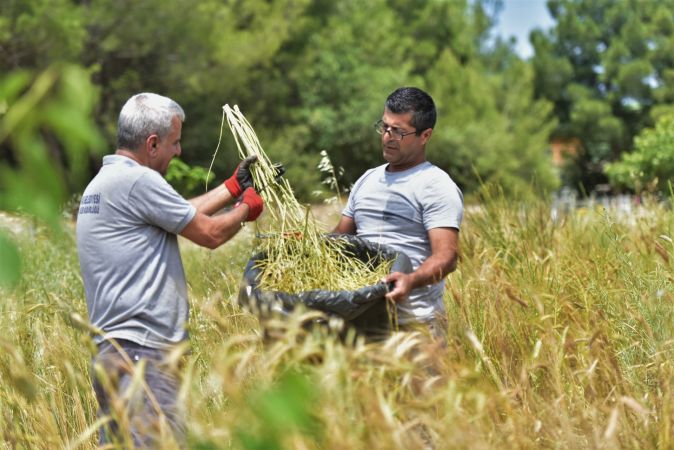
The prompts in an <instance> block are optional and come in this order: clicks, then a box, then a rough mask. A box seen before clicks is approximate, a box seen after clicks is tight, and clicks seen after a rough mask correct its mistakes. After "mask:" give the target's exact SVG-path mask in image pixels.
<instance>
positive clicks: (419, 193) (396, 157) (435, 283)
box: [334, 87, 463, 340]
mask: <svg viewBox="0 0 674 450" xmlns="http://www.w3.org/2000/svg"><path fill="white" fill-rule="evenodd" d="M435 120H436V111H435V104H434V102H433V99H432V98H431V97H430V96H429V95H428V94H427V93H426V92H424V91H422V90H420V89H418V88H414V87H405V88H399V89H397V90H395V91H394V92H393V93H392V94H391V95H389V97H388V98H387V99H386V103H385V106H384V114H383V116H382V118H381V120H379V121H378V122H377V123H375V130H376V131H377V132H378V133H379V134H381V143H382V148H383V156H384V160H385V161H386V164H383V165H381V166H379V167H376V168H374V169H370V170H368V171H367V172H365V174H363V175H362V176H361V177H360V178H359V179H358V181H356V183H355V185H354V187H353V189H352V190H351V194H350V195H349V200H348V202H347V204H346V207H345V208H344V210H343V211H342V217H341V219H340V221H339V223H338V224H337V227H336V228H335V229H334V232H335V233H341V234H355V235H357V236H359V237H361V238H363V239H366V240H369V241H373V242H377V243H380V244H385V245H388V246H390V247H392V248H394V249H395V250H397V251H400V252H403V253H405V254H406V255H407V256H408V257H409V258H410V260H411V261H412V266H413V272H411V273H409V274H405V273H400V272H394V273H391V274H389V275H388V276H386V278H385V279H384V281H385V282H386V283H392V284H393V285H394V287H393V289H392V290H391V291H390V292H389V293H388V294H387V298H388V299H390V300H394V301H395V302H396V303H397V315H398V325H399V326H400V327H401V328H402V329H415V328H418V327H419V326H420V325H421V326H422V328H424V327H425V328H427V329H428V331H429V332H430V333H431V334H432V335H433V336H435V337H438V338H441V339H442V340H444V339H446V314H445V308H444V303H443V298H442V296H443V291H444V278H445V277H446V276H447V274H449V273H450V272H452V271H454V269H456V264H457V256H458V247H459V227H460V225H461V219H462V216H463V195H462V194H461V190H460V189H459V188H458V187H457V186H456V184H455V183H454V182H453V181H452V179H451V178H450V177H449V175H448V174H447V173H446V172H444V171H443V170H442V169H440V168H438V167H436V166H434V165H433V164H431V163H430V162H428V161H426V152H425V147H426V143H427V142H428V140H429V139H430V138H431V135H432V134H433V127H434V126H435Z"/></svg>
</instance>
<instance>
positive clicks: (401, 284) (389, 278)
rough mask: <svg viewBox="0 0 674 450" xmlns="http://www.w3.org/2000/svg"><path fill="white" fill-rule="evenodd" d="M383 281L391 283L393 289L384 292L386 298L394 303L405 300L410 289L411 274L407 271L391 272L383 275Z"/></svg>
mask: <svg viewBox="0 0 674 450" xmlns="http://www.w3.org/2000/svg"><path fill="white" fill-rule="evenodd" d="M382 281H384V283H386V284H388V283H393V290H391V291H390V292H389V293H388V294H386V298H387V299H389V300H393V301H394V302H396V303H400V302H403V301H405V300H407V297H408V296H409V295H410V291H411V290H412V276H411V275H410V274H408V273H402V272H393V273H390V274H388V275H386V276H385V277H384V279H383V280H382Z"/></svg>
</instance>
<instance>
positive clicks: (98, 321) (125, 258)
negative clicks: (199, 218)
mask: <svg viewBox="0 0 674 450" xmlns="http://www.w3.org/2000/svg"><path fill="white" fill-rule="evenodd" d="M195 214H196V209H195V208H194V207H193V206H192V205H191V204H190V203H188V202H187V201H186V200H185V199H184V198H182V197H181V196H180V195H179V194H178V193H177V192H176V191H175V190H174V189H173V188H172V187H171V185H170V184H168V182H166V180H164V178H163V177H162V176H161V175H160V174H159V173H158V172H156V171H155V170H152V169H150V168H148V167H145V166H142V165H140V164H138V163H137V162H135V161H134V160H132V159H130V158H127V157H125V156H120V155H108V156H105V157H104V158H103V167H102V168H101V170H100V171H99V172H98V174H97V175H96V176H95V177H94V179H93V180H91V182H90V183H89V186H87V188H86V190H85V191H84V194H83V196H82V200H81V202H80V209H79V213H78V215H77V250H78V253H79V259H80V269H81V271H82V279H83V281H84V290H85V293H86V297H87V309H88V311H89V320H90V322H91V324H92V325H93V326H95V327H97V328H99V329H101V330H103V331H104V333H105V337H101V336H97V337H95V341H96V342H101V341H102V340H103V339H104V338H105V339H108V338H120V339H128V340H130V341H133V342H136V343H138V344H140V345H144V346H147V347H153V348H165V347H168V346H170V345H171V344H175V343H177V342H180V341H182V340H184V339H186V338H187V332H186V330H185V323H186V322H187V319H188V315H189V306H188V302H187V285H186V282H185V272H184V270H183V264H182V260H181V258H180V251H179V248H178V238H177V236H176V235H177V234H178V233H180V232H181V231H182V230H183V228H185V226H186V225H187V224H189V223H190V221H191V220H192V219H193V218H194V215H195Z"/></svg>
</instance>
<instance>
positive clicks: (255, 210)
mask: <svg viewBox="0 0 674 450" xmlns="http://www.w3.org/2000/svg"><path fill="white" fill-rule="evenodd" d="M241 203H245V204H246V205H248V217H247V218H246V221H247V222H252V221H253V220H255V219H257V218H258V217H259V216H260V214H262V210H263V209H264V202H263V201H262V197H260V196H259V195H257V192H255V189H253V188H252V187H249V188H247V189H246V190H245V191H243V198H242V199H241V201H240V202H239V204H241Z"/></svg>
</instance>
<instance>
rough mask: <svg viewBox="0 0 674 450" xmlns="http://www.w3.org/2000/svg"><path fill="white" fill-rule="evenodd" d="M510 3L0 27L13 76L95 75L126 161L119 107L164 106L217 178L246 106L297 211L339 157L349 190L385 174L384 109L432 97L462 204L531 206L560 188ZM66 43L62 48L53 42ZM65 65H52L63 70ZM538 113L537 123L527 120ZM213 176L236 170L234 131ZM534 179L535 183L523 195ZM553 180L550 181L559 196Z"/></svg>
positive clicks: (256, 2) (438, 158) (14, 12)
mask: <svg viewBox="0 0 674 450" xmlns="http://www.w3.org/2000/svg"><path fill="white" fill-rule="evenodd" d="M501 5H502V2H501V0H475V1H472V0H436V1H433V2H428V1H424V0H407V1H402V0H372V1H370V2H360V1H357V0H345V1H340V2H332V1H327V0H273V1H269V0H245V1H244V0H229V1H225V2H223V1H221V0H203V1H200V2H197V3H190V2H184V1H182V0H162V1H159V0H146V1H143V2H137V1H132V0H97V1H96V2H72V1H67V0H25V1H22V2H19V1H12V0H7V1H6V2H4V3H3V6H2V8H3V11H2V16H1V18H0V52H2V55H3V56H4V57H5V58H3V60H2V61H3V62H2V64H4V66H3V68H5V69H8V70H9V69H11V68H14V67H40V65H42V64H46V63H47V62H49V61H51V60H52V59H54V58H55V59H59V60H67V61H70V60H72V61H78V62H80V63H81V64H82V65H83V66H85V67H87V68H90V70H91V74H92V79H93V81H94V83H95V84H96V85H98V86H100V88H101V95H100V99H101V100H100V102H99V103H98V109H97V110H96V111H95V113H94V117H95V119H96V121H97V123H98V124H99V126H100V128H101V129H102V130H103V132H104V135H105V138H106V140H107V141H108V145H109V149H110V150H113V149H114V139H115V129H116V120H117V115H118V112H119V108H120V107H121V105H122V104H123V102H124V101H125V100H126V99H127V98H128V97H129V96H131V95H133V94H135V93H137V92H141V91H153V92H158V93H161V94H164V95H168V96H170V97H173V98H175V99H176V100H177V101H178V102H180V103H181V105H183V107H184V109H185V111H186V113H187V121H186V124H185V126H184V129H183V147H184V149H185V151H184V153H183V155H182V157H183V158H184V162H186V163H187V164H189V165H201V166H208V165H209V164H210V161H211V157H212V151H213V150H214V149H215V147H216V144H217V142H218V135H219V131H220V123H221V122H220V121H221V114H222V110H221V107H222V106H223V105H224V104H225V103H229V104H232V105H234V104H237V105H239V107H240V109H241V111H242V112H243V113H244V114H245V115H246V117H247V118H248V120H249V121H250V123H251V124H252V125H253V127H254V129H255V130H256V132H257V134H258V136H259V138H260V141H261V143H262V145H263V147H264V148H265V150H266V151H267V153H268V154H269V155H270V157H272V159H275V160H279V161H282V162H284V163H285V164H286V166H287V168H288V172H287V174H286V177H287V178H288V179H289V180H290V181H291V183H292V185H293V186H294V187H295V189H296V191H297V192H296V193H297V194H298V196H299V197H301V198H303V199H305V200H307V199H310V198H311V197H310V193H311V192H312V191H313V190H314V189H315V188H316V186H318V185H319V184H320V179H321V174H320V171H318V170H317V168H316V166H317V165H318V163H319V161H320V151H322V150H326V151H327V152H328V154H329V155H330V158H331V159H332V160H333V162H334V164H335V166H337V167H344V168H345V173H344V178H343V179H340V180H338V181H339V183H340V184H341V185H342V186H345V187H346V186H348V185H349V183H350V182H353V181H355V179H356V178H357V177H358V176H360V174H362V172H363V171H364V170H365V169H367V168H369V167H372V166H374V165H377V164H380V163H382V162H383V160H382V158H381V149H380V148H379V147H380V144H379V136H378V135H377V134H376V133H375V132H374V131H373V129H372V124H373V123H374V122H375V121H376V120H377V119H378V118H379V117H380V115H381V113H382V107H383V102H384V99H385V98H386V96H387V95H388V94H389V93H390V92H391V91H393V90H394V89H395V88H397V87H400V86H410V85H414V86H419V87H421V88H422V89H426V90H428V91H429V92H430V93H431V94H432V95H433V97H434V98H435V100H436V102H437V104H438V108H439V117H440V120H439V122H438V126H437V130H436V137H435V138H434V139H433V140H432V141H431V144H430V146H429V157H430V159H431V160H432V161H433V162H435V163H436V164H438V165H440V166H441V167H442V168H443V169H445V170H447V171H448V172H450V173H452V175H454V176H455V177H456V178H457V180H458V181H459V182H460V184H461V186H462V187H463V188H464V190H467V191H470V190H471V189H473V188H474V187H475V186H476V185H477V184H478V181H477V180H478V178H477V177H476V176H475V172H477V174H479V176H480V177H481V178H482V179H483V180H486V181H488V182H494V183H503V184H505V185H506V188H505V191H506V192H520V191H523V190H526V188H525V186H526V185H528V184H529V183H530V181H531V180H532V179H534V178H536V177H538V179H540V180H546V181H545V182H544V183H543V184H545V185H546V187H548V188H549V187H550V186H553V185H554V180H555V177H554V175H553V176H550V173H551V172H550V168H549V164H548V163H547V161H548V159H549V158H548V156H547V154H546V147H547V143H546V141H545V135H546V133H548V131H549V124H550V122H549V117H548V107H547V106H546V103H545V102H544V101H536V102H534V101H533V100H532V99H531V92H532V87H531V86H532V79H531V74H530V70H529V69H528V68H527V67H526V64H525V63H522V62H521V61H519V60H518V59H517V58H516V56H515V54H514V51H513V49H512V47H511V46H509V45H507V44H503V43H501V44H499V45H497V46H495V47H492V46H490V29H491V27H492V24H493V21H494V18H495V17H496V15H497V14H498V13H499V11H500V9H501ZM54 36H55V37H56V38H54ZM51 55H54V56H51ZM529 112H533V114H532V115H528V113H529ZM224 131H225V133H224V140H223V145H222V146H221V151H220V154H219V155H218V156H217V161H216V162H215V164H214V171H215V174H216V176H219V177H222V176H223V174H227V173H228V172H229V171H230V170H232V169H233V168H234V166H235V164H236V156H235V155H236V151H235V149H234V144H233V140H232V138H231V136H229V133H228V132H227V131H228V130H227V129H225V130H224ZM522 180H524V181H522ZM548 181H550V182H548Z"/></svg>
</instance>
